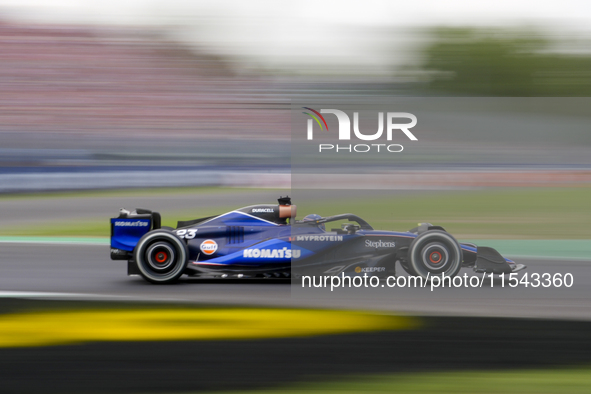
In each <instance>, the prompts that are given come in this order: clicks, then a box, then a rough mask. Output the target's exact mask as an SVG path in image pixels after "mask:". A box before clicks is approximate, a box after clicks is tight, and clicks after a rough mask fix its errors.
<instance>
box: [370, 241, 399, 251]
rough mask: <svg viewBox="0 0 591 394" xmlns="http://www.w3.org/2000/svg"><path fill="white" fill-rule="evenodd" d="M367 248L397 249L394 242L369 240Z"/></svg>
mask: <svg viewBox="0 0 591 394" xmlns="http://www.w3.org/2000/svg"><path fill="white" fill-rule="evenodd" d="M365 247H366V248H376V249H378V248H394V247H396V243H394V242H385V241H382V240H379V241H372V240H369V239H366V240H365Z"/></svg>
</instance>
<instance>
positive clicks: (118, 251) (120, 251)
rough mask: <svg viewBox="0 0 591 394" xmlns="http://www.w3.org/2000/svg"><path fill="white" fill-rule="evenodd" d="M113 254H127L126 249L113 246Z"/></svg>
mask: <svg viewBox="0 0 591 394" xmlns="http://www.w3.org/2000/svg"><path fill="white" fill-rule="evenodd" d="M111 254H127V251H126V250H121V249H115V248H111Z"/></svg>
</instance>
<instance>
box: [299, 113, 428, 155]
mask: <svg viewBox="0 0 591 394" xmlns="http://www.w3.org/2000/svg"><path fill="white" fill-rule="evenodd" d="M302 108H304V109H306V110H308V111H309V112H302V113H303V114H305V115H308V116H309V117H310V118H311V119H308V123H307V125H308V128H307V138H308V140H314V121H316V123H317V124H318V126H319V127H320V130H321V131H324V129H325V128H326V131H328V124H327V123H326V119H325V118H324V116H322V114H333V115H335V116H336V117H337V120H338V122H339V140H340V141H350V140H351V119H350V118H349V115H347V114H346V113H345V112H343V111H341V110H338V109H321V110H320V112H318V111H316V110H314V109H312V108H310V107H302ZM394 119H408V120H410V123H394V122H395V120H394ZM323 125H324V126H323ZM416 125H417V117H416V116H414V115H413V114H411V113H408V112H388V113H386V139H387V140H388V141H392V136H393V135H394V131H396V130H398V131H402V133H404V135H406V137H408V138H409V139H410V140H411V141H418V139H417V137H415V135H414V134H413V133H412V132H411V131H410V130H409V129H411V128H413V127H415V126H416ZM353 133H354V134H355V137H356V138H357V139H360V140H362V141H375V140H377V139H379V138H380V137H382V135H383V134H384V113H383V112H379V113H378V131H376V132H375V133H373V134H364V133H362V132H361V131H360V130H359V112H353ZM403 149H404V147H403V146H402V145H400V144H378V143H374V144H356V145H352V144H349V145H339V144H336V145H335V144H319V145H318V151H319V152H320V153H322V152H330V151H332V152H336V153H339V152H350V153H351V152H357V153H367V152H370V151H374V152H390V153H397V152H402V151H403Z"/></svg>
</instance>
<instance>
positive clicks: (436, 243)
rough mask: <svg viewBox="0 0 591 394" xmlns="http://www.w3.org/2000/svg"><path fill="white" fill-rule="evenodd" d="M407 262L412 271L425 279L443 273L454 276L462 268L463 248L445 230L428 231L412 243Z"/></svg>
mask: <svg viewBox="0 0 591 394" xmlns="http://www.w3.org/2000/svg"><path fill="white" fill-rule="evenodd" d="M407 264H408V266H409V268H410V271H411V273H413V274H415V275H417V274H418V275H420V276H422V277H423V278H425V279H427V278H429V277H433V276H442V275H445V276H447V277H454V276H456V275H457V274H458V272H459V271H460V269H461V268H462V248H461V247H460V244H459V243H458V241H456V239H455V238H454V237H453V236H452V235H451V234H449V233H447V232H445V231H441V230H430V231H426V232H424V233H422V234H420V235H419V236H418V237H416V238H415V239H414V240H413V242H412V243H411V244H410V247H409V249H408V258H407Z"/></svg>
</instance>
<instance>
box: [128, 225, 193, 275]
mask: <svg viewBox="0 0 591 394" xmlns="http://www.w3.org/2000/svg"><path fill="white" fill-rule="evenodd" d="M133 256H134V260H135V263H136V265H137V268H138V270H139V272H140V275H141V276H142V277H143V278H144V279H145V280H147V281H148V282H151V283H172V282H175V281H176V280H177V279H178V278H180V276H181V275H182V274H183V273H184V272H185V268H186V267H187V263H188V261H189V259H188V256H189V250H188V248H187V244H186V243H185V242H184V241H183V240H182V239H180V238H179V237H178V236H176V235H175V234H173V233H172V232H170V231H167V230H155V231H151V232H149V233H147V234H146V235H144V236H143V237H142V238H141V239H140V240H139V242H138V243H137V245H136V247H135V250H134V252H133Z"/></svg>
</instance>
